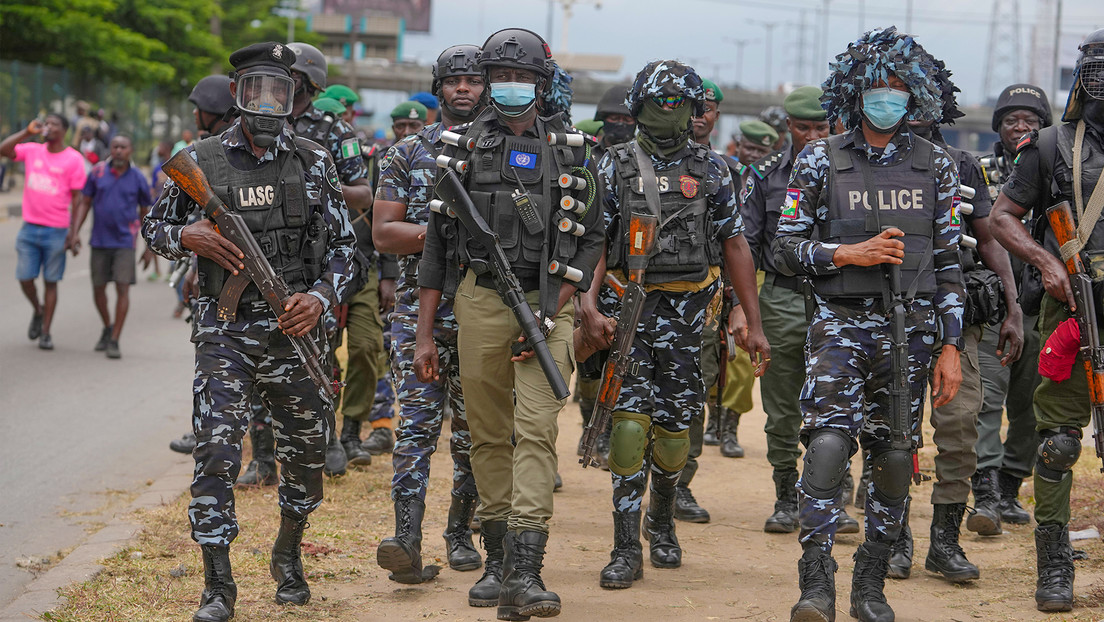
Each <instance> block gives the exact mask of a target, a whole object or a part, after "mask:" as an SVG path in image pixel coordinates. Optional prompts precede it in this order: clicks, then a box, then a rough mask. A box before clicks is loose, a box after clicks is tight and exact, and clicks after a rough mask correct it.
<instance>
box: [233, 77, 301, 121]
mask: <svg viewBox="0 0 1104 622" xmlns="http://www.w3.org/2000/svg"><path fill="white" fill-rule="evenodd" d="M237 81H238V88H237V95H236V96H235V103H236V104H237V106H238V108H239V109H240V110H241V111H242V112H245V113H249V114H255V115H260V116H266V117H286V116H287V115H289V114H291V104H292V100H293V98H294V92H295V82H294V81H292V79H291V78H290V77H288V76H287V75H286V74H283V75H273V74H269V73H261V72H250V73H246V74H244V75H239V76H238V80H237Z"/></svg>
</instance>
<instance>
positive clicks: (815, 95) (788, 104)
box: [782, 86, 828, 121]
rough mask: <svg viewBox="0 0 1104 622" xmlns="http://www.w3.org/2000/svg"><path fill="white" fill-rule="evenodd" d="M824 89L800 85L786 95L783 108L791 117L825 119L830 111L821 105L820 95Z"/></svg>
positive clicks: (813, 119) (809, 119) (814, 119)
mask: <svg viewBox="0 0 1104 622" xmlns="http://www.w3.org/2000/svg"><path fill="white" fill-rule="evenodd" d="M823 94H824V91H822V90H820V88H819V87H816V86H799V87H797V88H796V89H794V90H793V92H791V93H790V94H789V95H787V96H786V100H785V101H783V102H782V108H783V109H784V110H785V111H786V114H787V115H789V117H790V118H791V119H802V120H805V121H823V120H824V117H826V116H828V113H827V112H825V111H824V108H821V107H820V96H821V95H823Z"/></svg>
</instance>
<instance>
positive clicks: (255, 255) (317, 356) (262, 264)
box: [161, 151, 336, 399]
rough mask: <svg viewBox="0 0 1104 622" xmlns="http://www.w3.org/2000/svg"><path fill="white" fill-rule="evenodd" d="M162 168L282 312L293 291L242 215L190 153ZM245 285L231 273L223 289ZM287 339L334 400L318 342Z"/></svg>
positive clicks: (237, 291)
mask: <svg viewBox="0 0 1104 622" xmlns="http://www.w3.org/2000/svg"><path fill="white" fill-rule="evenodd" d="M161 170H162V171H164V172H165V175H167V176H168V177H169V179H171V180H173V182H174V183H176V185H177V186H179V187H180V189H181V190H183V191H184V193H185V194H187V195H188V196H189V197H191V198H192V200H193V201H195V202H196V203H197V204H199V205H200V206H202V207H203V211H204V212H205V213H206V214H207V216H208V217H209V218H211V219H212V220H214V221H215V224H216V225H217V226H218V231H219V233H220V234H221V235H222V236H223V237H224V238H226V239H227V240H230V241H231V242H233V243H234V246H237V247H238V248H239V249H241V252H242V254H243V255H245V257H244V258H243V259H242V260H241V262H242V263H243V264H244V265H245V270H244V272H245V275H246V276H248V277H249V279H250V280H252V281H253V283H255V284H256V285H257V289H258V290H260V292H261V295H262V296H264V299H265V301H266V302H267V303H268V306H269V307H271V308H272V310H273V311H274V312H275V313H276V316H277V317H279V316H281V315H283V314H284V306H285V305H286V304H287V301H288V298H291V295H292V294H293V293H294V292H292V291H291V288H289V287H288V285H287V283H285V282H284V279H283V277H281V276H280V275H278V274H276V271H275V270H273V269H272V264H270V263H268V259H266V258H265V255H264V252H263V251H261V247H260V245H259V244H257V240H256V239H255V238H254V237H253V234H252V233H250V232H249V227H248V226H247V225H246V224H245V221H244V220H242V217H241V216H239V215H238V214H235V213H234V212H231V211H230V210H229V209H227V207H226V204H225V203H223V202H222V199H220V198H218V196H216V195H215V192H214V191H213V190H212V189H211V184H210V183H209V182H208V181H207V176H206V175H204V174H203V170H202V169H201V168H199V164H197V163H196V161H195V160H193V159H192V156H191V155H190V154H188V153H186V152H184V151H181V152H179V153H177V154H176V155H175V156H173V157H172V158H170V159H169V161H168V162H165V164H164V165H163V166H162V167H161ZM247 284H248V282H246V281H244V280H243V279H240V278H235V277H233V276H232V277H230V278H229V279H228V280H227V285H228V288H227V289H224V290H223V291H228V290H230V294H231V297H233V298H234V300H235V301H236V300H237V297H240V296H241V291H242V290H244V289H245V285H247ZM234 296H236V297H234ZM235 306H236V304H235ZM220 307H221V305H220ZM220 311H221V309H220ZM288 339H290V340H291V345H292V346H294V347H295V352H296V353H297V354H298V355H299V358H300V359H302V360H303V364H304V365H305V366H306V368H307V374H309V375H310V377H311V380H313V381H314V383H315V384H316V385H318V388H319V389H322V390H323V391H325V392H326V395H328V396H329V397H330V399H333V397H334V393H335V392H336V389H335V387H334V385H333V382H332V381H331V379H330V374H328V373H327V372H326V371H325V369H324V368H323V367H322V351H321V350H319V349H318V344H316V343H315V342H314V339H312V338H311V336H310V335H309V334H307V335H303V336H301V337H293V336H291V335H288Z"/></svg>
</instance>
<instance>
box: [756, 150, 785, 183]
mask: <svg viewBox="0 0 1104 622" xmlns="http://www.w3.org/2000/svg"><path fill="white" fill-rule="evenodd" d="M784 157H785V152H784V151H783V150H781V149H779V150H778V151H775V152H774V153H771V154H768V155H765V156H763V157H762V158H760V159H759V160H758V161H756V162H755V164H752V165H751V172H752V173H755V176H756V177H758V178H759V179H766V177H767V175H768V174H769V173H770V172H771V171H772V170H774V168H775V167H777V166H778V165H779V163H781V162H782V160H783V158H784Z"/></svg>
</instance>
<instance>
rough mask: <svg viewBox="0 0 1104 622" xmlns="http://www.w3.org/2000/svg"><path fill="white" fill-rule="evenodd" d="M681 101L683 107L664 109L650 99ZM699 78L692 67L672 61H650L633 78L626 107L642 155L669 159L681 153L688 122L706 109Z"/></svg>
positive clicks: (687, 132) (690, 129) (686, 137)
mask: <svg viewBox="0 0 1104 622" xmlns="http://www.w3.org/2000/svg"><path fill="white" fill-rule="evenodd" d="M657 97H659V98H662V97H682V98H683V99H684V101H683V103H682V105H680V106H678V107H676V108H674V109H665V108H663V107H662V106H660V105H659V104H658V103H656V102H655V100H654V99H653V98H657ZM704 102H705V91H704V90H703V88H702V80H701V77H699V76H698V73H697V72H696V71H694V68H693V67H690V66H689V65H684V64H682V63H680V62H678V61H674V60H664V61H653V62H651V63H648V64H647V65H645V67H644V68H643V69H641V70H640V72H639V73H638V74H636V80H635V81H634V82H633V86H632V89H630V90H629V94H628V97H626V99H625V105H626V106H628V107H629V111H630V112H631V113H632V115H633V116H634V117H636V121H637V132H636V140H637V143H638V144H639V145H640V147H641V148H642V149H644V151H646V152H647V153H650V154H653V155H656V154H658V155H660V156H663V157H670V156H672V155H674V154H676V153H678V152H679V151H681V150H682V149H684V148H685V147H686V145H687V143H688V141H689V140H690V134H691V132H692V125H691V118H692V117H693V116H695V115H698V116H700V115H701V114H702V113H703V112H704V107H705V104H704Z"/></svg>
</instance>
